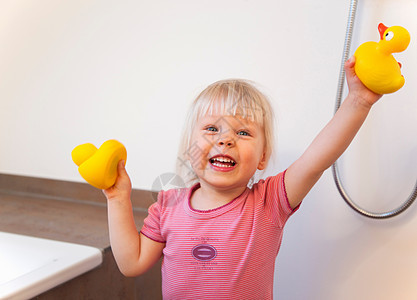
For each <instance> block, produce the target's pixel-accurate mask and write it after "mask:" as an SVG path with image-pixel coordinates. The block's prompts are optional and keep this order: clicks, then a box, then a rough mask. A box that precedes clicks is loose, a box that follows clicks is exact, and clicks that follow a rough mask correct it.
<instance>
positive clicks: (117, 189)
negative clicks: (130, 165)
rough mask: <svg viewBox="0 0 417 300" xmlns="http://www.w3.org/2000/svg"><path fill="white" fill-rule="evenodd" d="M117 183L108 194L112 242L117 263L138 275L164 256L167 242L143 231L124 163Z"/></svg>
mask: <svg viewBox="0 0 417 300" xmlns="http://www.w3.org/2000/svg"><path fill="white" fill-rule="evenodd" d="M118 172H119V176H118V178H117V181H116V184H115V186H113V187H111V188H110V189H108V190H105V191H104V193H105V195H106V197H107V208H108V222H109V234H110V244H111V248H112V252H113V254H114V257H115V259H116V263H117V266H118V267H119V269H120V271H121V272H122V273H123V275H125V276H129V277H131V276H138V275H141V274H143V273H145V272H146V271H147V270H148V269H150V268H151V267H152V266H153V265H154V264H155V263H156V262H157V261H158V260H159V258H160V257H161V256H162V250H163V248H164V247H165V243H158V242H155V241H153V240H151V239H149V238H147V237H146V236H144V235H143V234H139V233H138V231H137V229H136V225H135V221H134V218H133V210H132V203H131V201H130V191H131V183H130V179H129V177H128V175H127V173H126V171H125V169H124V166H123V164H122V163H119V165H118Z"/></svg>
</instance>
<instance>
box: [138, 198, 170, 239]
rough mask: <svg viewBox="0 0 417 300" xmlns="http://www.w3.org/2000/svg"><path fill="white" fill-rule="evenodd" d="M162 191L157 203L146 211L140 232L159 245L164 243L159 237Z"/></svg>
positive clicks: (160, 236)
mask: <svg viewBox="0 0 417 300" xmlns="http://www.w3.org/2000/svg"><path fill="white" fill-rule="evenodd" d="M162 198H163V191H161V192H160V193H159V194H158V201H157V202H155V203H154V204H152V205H151V206H150V207H149V209H148V216H147V217H146V218H145V220H144V224H143V227H142V230H141V231H140V232H141V233H142V234H143V235H145V236H147V237H148V238H150V239H151V240H154V241H155V242H159V243H165V240H164V238H163V237H162V235H161V222H160V221H161V201H162V200H161V199H162Z"/></svg>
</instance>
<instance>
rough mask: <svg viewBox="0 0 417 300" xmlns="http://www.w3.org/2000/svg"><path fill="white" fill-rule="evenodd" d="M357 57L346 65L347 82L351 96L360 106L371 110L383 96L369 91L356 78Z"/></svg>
mask: <svg viewBox="0 0 417 300" xmlns="http://www.w3.org/2000/svg"><path fill="white" fill-rule="evenodd" d="M355 61H356V59H355V56H352V57H351V58H349V59H348V60H347V61H346V63H345V72H346V80H347V84H348V87H349V94H351V95H352V96H353V97H354V99H357V101H359V103H360V104H362V105H365V106H368V107H369V108H370V107H371V106H372V105H373V104H375V102H377V101H378V100H379V99H380V98H381V97H382V95H380V94H376V93H374V92H372V91H371V90H369V89H368V88H367V87H366V86H365V85H364V84H363V83H362V82H361V81H360V79H359V78H358V76H356V73H355Z"/></svg>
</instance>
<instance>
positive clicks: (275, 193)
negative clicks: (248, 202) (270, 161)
mask: <svg viewBox="0 0 417 300" xmlns="http://www.w3.org/2000/svg"><path fill="white" fill-rule="evenodd" d="M284 179H285V171H284V172H282V173H279V174H278V175H275V176H270V177H268V178H266V179H265V180H262V181H260V182H259V183H258V184H259V186H258V189H259V192H260V194H261V198H262V201H263V205H264V209H265V213H266V215H267V216H268V218H269V219H270V220H271V221H272V222H273V223H274V224H275V225H276V226H278V227H283V226H284V225H285V222H286V221H287V220H288V218H289V217H290V216H291V215H292V214H293V213H294V212H296V211H297V210H298V208H299V205H298V206H297V207H296V208H294V209H292V208H291V205H290V203H289V201H288V197H287V191H286V189H285V181H284Z"/></svg>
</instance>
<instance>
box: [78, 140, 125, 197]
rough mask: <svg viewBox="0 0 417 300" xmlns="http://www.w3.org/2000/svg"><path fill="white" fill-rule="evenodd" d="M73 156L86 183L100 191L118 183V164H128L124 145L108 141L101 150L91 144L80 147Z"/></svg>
mask: <svg viewBox="0 0 417 300" xmlns="http://www.w3.org/2000/svg"><path fill="white" fill-rule="evenodd" d="M71 156H72V160H73V161H74V163H75V164H76V165H77V166H78V171H79V172H80V174H81V176H82V177H83V178H84V179H85V181H87V182H88V183H89V184H91V185H92V186H94V187H96V188H98V189H108V188H109V187H111V186H113V185H114V183H115V182H116V179H117V164H118V162H119V161H120V160H124V161H125V162H126V158H127V152H126V148H125V146H123V144H122V143H120V142H118V141H116V140H108V141H106V142H104V143H103V144H102V145H101V146H100V148H99V149H97V148H96V146H94V145H93V144H90V143H86V144H82V145H79V146H77V147H75V148H74V150H72V152H71Z"/></svg>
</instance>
